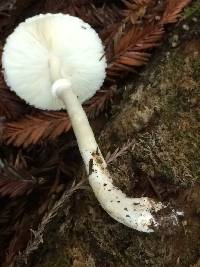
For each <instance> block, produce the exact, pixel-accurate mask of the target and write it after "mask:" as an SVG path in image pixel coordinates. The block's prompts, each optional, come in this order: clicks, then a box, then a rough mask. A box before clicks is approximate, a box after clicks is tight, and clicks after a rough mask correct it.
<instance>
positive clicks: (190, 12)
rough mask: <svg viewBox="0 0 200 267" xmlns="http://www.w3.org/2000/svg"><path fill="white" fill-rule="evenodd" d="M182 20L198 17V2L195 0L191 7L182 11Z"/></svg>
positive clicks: (199, 0) (199, 4)
mask: <svg viewBox="0 0 200 267" xmlns="http://www.w3.org/2000/svg"><path fill="white" fill-rule="evenodd" d="M183 16H184V19H188V18H192V17H194V16H200V0H197V1H195V2H194V3H193V5H191V6H189V7H187V8H186V9H185V11H184V15H183Z"/></svg>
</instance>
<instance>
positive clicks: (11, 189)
mask: <svg viewBox="0 0 200 267" xmlns="http://www.w3.org/2000/svg"><path fill="white" fill-rule="evenodd" d="M34 184H35V183H34V182H33V180H12V179H8V178H7V179H6V178H2V177H1V178H0V196H1V197H5V196H7V197H9V198H16V197H20V196H23V195H29V194H30V193H31V192H32V190H33V189H34Z"/></svg>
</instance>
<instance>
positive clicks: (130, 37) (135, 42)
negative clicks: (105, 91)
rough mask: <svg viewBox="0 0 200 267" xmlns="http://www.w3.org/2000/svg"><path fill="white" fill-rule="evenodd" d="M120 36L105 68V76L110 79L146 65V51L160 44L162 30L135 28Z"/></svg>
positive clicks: (160, 26)
mask: <svg viewBox="0 0 200 267" xmlns="http://www.w3.org/2000/svg"><path fill="white" fill-rule="evenodd" d="M121 34H122V36H121V38H119V39H118V40H117V42H116V43H115V44H114V49H113V50H114V51H113V56H112V57H111V59H110V63H109V65H108V68H107V75H108V76H109V77H111V78H113V77H119V76H121V75H124V73H126V72H127V71H133V70H134V68H135V67H139V66H142V65H144V64H146V63H147V62H148V60H149V57H150V54H149V53H147V52H146V51H148V50H149V49H152V48H154V47H156V46H158V45H159V44H160V41H161V38H162V37H163V34H164V29H163V26H162V25H152V26H151V25H150V26H146V27H145V28H144V29H141V28H140V27H137V26H135V27H133V29H131V30H129V31H128V32H126V33H124V32H122V33H121Z"/></svg>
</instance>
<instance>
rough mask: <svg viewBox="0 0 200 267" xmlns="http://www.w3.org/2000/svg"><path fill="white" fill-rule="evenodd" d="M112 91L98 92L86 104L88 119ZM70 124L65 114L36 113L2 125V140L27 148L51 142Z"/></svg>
mask: <svg viewBox="0 0 200 267" xmlns="http://www.w3.org/2000/svg"><path fill="white" fill-rule="evenodd" d="M113 94H114V92H113V90H107V91H99V92H98V93H97V95H96V96H95V97H93V98H92V99H91V100H90V101H88V102H87V104H86V108H85V109H86V112H87V113H88V116H89V117H90V118H94V117H95V116H97V115H98V114H99V113H100V112H101V111H102V110H103V109H105V106H106V105H107V104H108V102H109V101H110V100H111V98H112V97H113ZM70 128H71V123H70V121H69V119H68V117H67V114H66V112H37V113H35V114H33V115H25V116H24V117H23V118H21V119H19V120H18V121H11V122H7V123H6V124H5V125H4V130H3V133H2V139H3V140H4V141H5V142H6V143H7V144H14V145H15V146H18V147H19V146H23V147H28V146H29V145H31V144H36V143H39V142H42V141H44V140H53V139H55V138H56V137H58V136H59V135H61V134H62V133H64V132H67V131H69V129H70Z"/></svg>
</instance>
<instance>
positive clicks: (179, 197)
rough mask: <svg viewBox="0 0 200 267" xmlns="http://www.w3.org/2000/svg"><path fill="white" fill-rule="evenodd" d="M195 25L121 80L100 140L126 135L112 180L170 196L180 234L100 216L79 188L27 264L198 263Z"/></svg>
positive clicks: (199, 39)
mask: <svg viewBox="0 0 200 267" xmlns="http://www.w3.org/2000/svg"><path fill="white" fill-rule="evenodd" d="M195 23H196V24H198V27H197V25H196V24H195ZM195 23H194V21H193V28H191V32H190V33H183V32H182V33H183V34H181V36H183V39H182V40H181V39H180V40H179V42H180V44H179V45H178V47H176V48H172V47H171V46H170V43H167V44H166V45H165V47H164V48H163V49H162V50H161V51H160V52H158V55H155V56H154V58H155V59H154V60H152V63H151V64H150V65H149V67H148V68H147V70H146V71H144V72H143V73H142V74H141V77H140V78H139V80H138V81H137V83H136V84H133V83H130V84H129V86H128V91H127V92H128V93H127V92H126V96H125V99H124V100H123V101H122V104H121V106H120V110H119V112H117V114H115V116H114V117H113V118H111V120H110V122H109V123H108V125H107V126H106V127H105V130H104V131H103V133H102V135H101V137H100V147H101V148H102V151H104V153H105V154H106V153H107V152H108V151H114V150H115V149H116V147H121V146H123V144H124V143H126V142H127V141H128V140H131V142H132V145H131V147H129V149H128V150H127V153H125V154H124V155H123V156H122V157H120V158H118V159H116V161H114V162H112V164H111V166H110V169H111V171H112V172H113V173H114V174H115V176H114V177H115V183H116V184H117V185H119V186H120V187H121V188H122V189H123V190H124V191H125V192H126V193H128V194H130V195H135V196H138V195H141V194H144V195H148V196H152V197H154V198H158V199H159V198H160V199H161V200H163V201H171V202H172V203H173V205H175V206H176V207H177V208H179V209H182V210H184V212H185V217H184V219H183V221H182V223H181V229H180V232H179V233H176V234H174V235H173V234H171V235H166V234H165V233H160V234H151V235H147V234H142V233H138V232H136V231H133V230H131V229H128V228H126V227H124V226H123V225H120V224H118V223H117V222H115V221H113V220H112V219H111V218H110V217H109V216H107V215H106V213H105V212H104V211H103V210H102V209H101V208H100V206H99V205H98V203H97V201H96V199H95V198H94V196H93V194H92V192H91V191H83V192H82V193H80V192H79V193H77V194H76V195H75V197H74V198H73V200H71V201H70V205H71V206H70V210H69V212H68V213H67V216H63V217H62V218H60V219H59V221H56V222H54V224H53V225H52V229H51V231H48V236H46V238H45V244H44V246H43V247H42V248H41V249H40V250H39V253H38V254H37V255H36V256H35V257H33V262H32V266H35V267H46V266H48V267H64V266H65V267H67V266H72V267H82V266H85V267H94V266H97V267H106V266H108V267H112V266H113V267H114V266H115V267H143V266H152V267H163V266H172V267H173V266H181V267H189V266H190V267H192V266H195V267H197V266H199V265H198V264H199V257H200V251H199V247H200V212H199V209H200V170H199V166H200V153H199V151H200V140H199V139H200V135H199V133H200V131H199V130H200V127H199V118H200V105H199V103H200V90H199V89H200V79H199V74H200V32H199V31H198V30H197V29H199V28H200V23H199V18H197V21H196V22H195ZM189 25H190V27H191V24H190V22H189ZM181 27H182V26H179V28H178V29H177V32H178V34H180V31H179V29H180V28H181ZM193 29H195V30H193ZM181 31H182V28H181ZM177 32H176V30H175V34H177ZM173 34H174V33H173ZM185 35H186V36H189V37H188V38H186V37H185Z"/></svg>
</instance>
